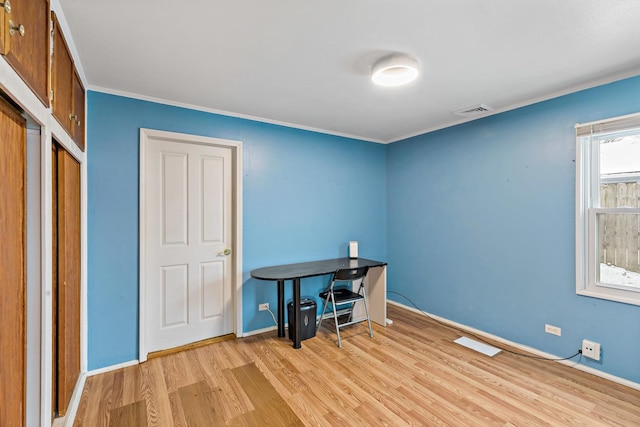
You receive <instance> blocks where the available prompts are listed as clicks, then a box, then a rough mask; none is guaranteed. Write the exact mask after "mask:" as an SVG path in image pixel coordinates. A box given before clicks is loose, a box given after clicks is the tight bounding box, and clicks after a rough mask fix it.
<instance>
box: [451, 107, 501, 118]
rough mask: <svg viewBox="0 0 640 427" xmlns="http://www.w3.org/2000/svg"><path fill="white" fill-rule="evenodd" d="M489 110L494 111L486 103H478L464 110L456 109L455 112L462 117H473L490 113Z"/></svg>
mask: <svg viewBox="0 0 640 427" xmlns="http://www.w3.org/2000/svg"><path fill="white" fill-rule="evenodd" d="M489 111H493V108H491V107H489V106H488V105H486V104H478V105H474V106H473V107H468V108H463V109H462V110H458V111H454V112H453V114H455V115H457V116H462V117H472V116H478V115H480V114H484V113H488V112H489Z"/></svg>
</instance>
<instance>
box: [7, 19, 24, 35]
mask: <svg viewBox="0 0 640 427" xmlns="http://www.w3.org/2000/svg"><path fill="white" fill-rule="evenodd" d="M16 31H17V32H19V33H20V35H21V36H22V37H24V25H22V24H20V25H18V26H17V27H16V26H15V25H13V21H12V20H9V35H11V36H12V35H13V33H15V32H16Z"/></svg>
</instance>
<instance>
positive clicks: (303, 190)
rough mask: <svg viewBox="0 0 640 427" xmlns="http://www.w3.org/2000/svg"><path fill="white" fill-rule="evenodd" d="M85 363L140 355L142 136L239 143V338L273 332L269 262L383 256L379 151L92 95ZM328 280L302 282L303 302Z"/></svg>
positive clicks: (310, 134) (366, 145) (303, 133)
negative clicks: (354, 250) (151, 132)
mask: <svg viewBox="0 0 640 427" xmlns="http://www.w3.org/2000/svg"><path fill="white" fill-rule="evenodd" d="M87 123H88V130H87V132H88V144H87V146H88V149H87V157H88V163H87V165H88V257H89V258H88V327H89V332H88V335H89V346H88V356H89V361H88V362H89V363H88V368H89V369H90V370H91V369H97V368H101V367H105V366H110V365H114V364H118V363H122V362H127V361H130V360H134V359H137V358H138V305H139V300H138V277H139V269H138V262H139V259H138V250H139V239H138V236H139V227H138V222H139V221H138V216H139V211H138V196H139V192H138V185H139V129H140V128H141V127H142V128H151V129H158V130H167V131H172V132H182V133H188V134H195V135H204V136H211V137H216V138H224V139H233V140H239V141H242V142H243V150H244V161H243V169H244V170H243V187H244V188H243V190H244V193H243V210H244V215H243V234H244V238H243V250H244V258H243V270H244V273H243V276H244V277H243V292H242V295H243V313H244V316H243V324H244V331H245V332H246V331H252V330H256V329H261V328H266V327H269V326H273V320H272V319H271V316H270V315H269V314H268V313H267V312H258V311H257V306H258V303H262V302H269V303H270V304H271V306H272V307H276V292H275V284H271V283H269V282H261V281H257V280H253V279H250V278H249V273H250V271H251V270H252V269H254V268H257V267H262V266H267V265H273V264H283V263H290V262H299V261H309V260H314V259H326V258H335V257H339V256H346V255H347V243H348V241H349V240H358V241H359V243H360V255H361V256H363V257H368V258H373V259H382V260H384V259H386V223H387V222H386V146H384V145H380V144H374V143H369V142H364V141H359V140H350V139H346V138H340V137H336V136H330V135H324V134H320V133H315V132H309V131H302V130H296V129H291V128H287V127H283V126H276V125H270V124H265V123H259V122H254V121H250V120H245V119H238V118H232V117H227V116H220V115H216V114H211V113H205V112H199V111H194V110H189V109H184V108H177V107H172V106H167V105H162V104H156V103H152V102H147V101H140V100H134V99H130V98H125V97H119V96H113V95H107V94H103V93H98V92H89V94H88V118H87ZM327 281H328V278H327V277H322V278H316V279H311V280H304V281H303V285H302V294H303V295H314V294H316V293H317V291H318V290H319V289H320V288H323V287H324V286H326V284H327Z"/></svg>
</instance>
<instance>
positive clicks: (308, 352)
mask: <svg viewBox="0 0 640 427" xmlns="http://www.w3.org/2000/svg"><path fill="white" fill-rule="evenodd" d="M389 318H391V319H393V320H394V323H393V325H391V326H389V327H387V328H382V327H379V326H377V325H374V338H373V339H371V338H369V336H368V333H367V332H368V331H367V328H366V325H365V324H359V325H355V326H352V327H350V328H345V329H343V330H342V331H341V334H342V335H343V348H342V349H339V348H337V347H336V345H335V333H332V332H330V331H329V330H327V329H325V328H324V322H323V328H322V329H321V330H320V331H319V332H318V335H317V336H316V337H315V338H311V339H308V340H305V341H303V343H302V349H300V350H294V349H293V348H292V347H291V342H290V341H289V340H288V339H286V338H277V336H276V332H275V331H273V332H270V333H266V334H262V335H257V336H252V337H248V338H242V339H238V340H232V341H224V342H220V343H216V344H212V345H209V346H206V347H200V348H196V349H192V350H187V351H185V352H182V353H177V354H172V355H168V356H163V357H159V358H157V359H153V360H149V361H147V362H145V363H142V364H140V365H137V366H131V367H127V368H123V369H120V370H117V371H113V372H108V373H105V374H100V375H96V376H92V377H90V378H88V379H87V381H86V385H85V389H84V391H83V394H82V400H81V402H80V406H79V408H78V413H77V416H76V421H75V424H74V425H75V426H91V427H94V426H111V427H115V426H126V427H136V426H149V427H156V426H162V427H164V426H168V427H170V426H176V427H182V426H189V427H200V426H217V425H232V426H263V425H273V426H299V425H300V426H301V425H308V426H336V425H348V426H377V425H391V426H404V425H426V426H571V425H577V426H601V425H602V426H612V425H614V426H640V391H637V390H633V389H630V388H628V387H624V386H622V385H619V384H616V383H612V382H610V381H607V380H604V379H602V378H599V377H595V376H592V375H590V374H587V373H585V372H581V371H578V370H576V369H572V368H569V367H567V366H564V365H561V364H559V363H555V362H545V361H538V360H534V359H527V358H523V357H520V356H517V355H513V354H509V353H504V352H503V353H501V354H499V355H498V356H496V357H493V358H491V357H488V356H485V355H482V354H480V353H477V352H475V351H473V350H469V349H467V348H465V347H462V346H460V345H458V344H455V343H453V342H452V341H453V340H454V339H456V338H458V337H460V336H461V335H462V334H461V333H460V332H457V331H455V330H453V329H449V328H447V327H445V326H441V325H439V324H437V323H435V322H433V321H431V320H429V319H427V318H426V317H424V316H421V315H417V314H415V313H413V312H410V311H408V310H404V309H401V308H398V307H396V306H389ZM327 326H332V325H331V324H330V323H328V324H327Z"/></svg>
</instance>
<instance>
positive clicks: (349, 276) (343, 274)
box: [333, 267, 369, 282]
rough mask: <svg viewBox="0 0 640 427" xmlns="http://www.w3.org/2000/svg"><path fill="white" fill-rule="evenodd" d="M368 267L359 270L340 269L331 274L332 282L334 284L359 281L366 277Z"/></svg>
mask: <svg viewBox="0 0 640 427" xmlns="http://www.w3.org/2000/svg"><path fill="white" fill-rule="evenodd" d="M368 271H369V267H359V268H341V269H338V270H336V272H335V273H334V274H333V280H334V281H335V282H351V281H353V280H359V279H361V278H363V277H364V276H366V275H367V272H368Z"/></svg>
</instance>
